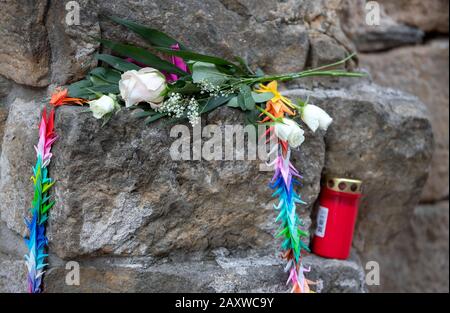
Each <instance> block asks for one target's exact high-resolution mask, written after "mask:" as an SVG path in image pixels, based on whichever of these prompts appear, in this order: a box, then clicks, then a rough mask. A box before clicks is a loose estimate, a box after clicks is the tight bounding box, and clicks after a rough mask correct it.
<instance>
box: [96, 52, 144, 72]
mask: <svg viewBox="0 0 450 313" xmlns="http://www.w3.org/2000/svg"><path fill="white" fill-rule="evenodd" d="M95 57H96V58H97V60H99V61H103V62H105V63H107V64H109V65H111V66H112V67H114V68H115V69H116V70H119V71H121V72H126V71H131V70H136V71H138V70H140V69H141V68H140V67H139V66H137V65H136V64H133V63H131V62H127V61H125V60H124V59H121V58H118V57H115V56H112V55H109V54H97V55H96V56H95Z"/></svg>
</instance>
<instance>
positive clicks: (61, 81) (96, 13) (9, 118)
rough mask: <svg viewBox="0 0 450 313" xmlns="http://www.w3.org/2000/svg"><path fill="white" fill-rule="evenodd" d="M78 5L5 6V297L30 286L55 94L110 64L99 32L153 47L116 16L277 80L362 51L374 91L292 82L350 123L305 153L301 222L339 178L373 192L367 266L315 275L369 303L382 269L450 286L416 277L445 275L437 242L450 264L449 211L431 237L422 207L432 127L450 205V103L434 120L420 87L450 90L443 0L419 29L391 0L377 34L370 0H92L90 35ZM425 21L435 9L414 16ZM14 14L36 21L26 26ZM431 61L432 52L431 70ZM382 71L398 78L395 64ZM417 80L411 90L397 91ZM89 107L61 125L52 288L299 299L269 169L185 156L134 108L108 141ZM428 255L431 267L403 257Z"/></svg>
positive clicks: (400, 281)
mask: <svg viewBox="0 0 450 313" xmlns="http://www.w3.org/2000/svg"><path fill="white" fill-rule="evenodd" d="M65 2H66V1H46V0H45V1H44V0H38V1H34V3H33V4H31V3H30V2H29V1H12V0H4V1H3V2H2V5H1V7H0V32H2V33H1V35H2V38H4V42H5V44H4V45H2V47H0V104H1V105H0V138H3V139H2V140H0V153H1V157H0V188H1V190H2V193H1V194H0V203H1V205H0V219H1V221H0V235H1V240H0V263H1V264H0V265H1V266H0V290H1V291H13V292H17V291H23V290H24V279H23V277H24V273H25V268H24V265H23V261H22V258H23V254H25V247H24V245H23V243H22V240H21V236H22V235H24V234H25V228H24V225H23V222H22V219H23V214H24V212H25V210H26V208H27V206H28V205H29V199H28V198H27V195H30V194H31V184H30V183H29V180H28V177H29V175H30V173H29V172H30V168H31V165H32V164H33V162H34V159H33V158H34V152H33V148H32V146H33V144H34V143H35V142H36V138H37V133H36V125H37V121H38V119H39V112H40V109H41V108H42V107H43V105H44V103H45V102H46V100H47V99H48V94H49V92H50V91H51V90H52V89H53V88H54V87H55V86H59V85H65V84H68V83H70V82H73V81H76V80H78V79H80V78H81V77H82V76H83V75H84V73H86V71H87V70H89V69H90V68H91V67H92V66H95V61H94V58H93V55H94V54H95V53H96V52H97V51H98V49H101V48H99V45H98V44H97V43H96V42H95V41H94V40H93V39H92V37H96V36H97V37H100V36H101V37H105V38H112V39H116V40H127V41H132V42H136V43H142V42H141V41H140V39H139V38H136V37H135V36H134V35H132V34H130V33H129V32H126V31H124V29H123V28H121V27H119V26H117V25H113V24H111V23H110V22H109V21H108V20H107V19H106V18H104V15H108V14H116V15H120V16H122V17H126V18H130V19H133V20H136V21H138V22H142V23H145V24H148V25H151V26H153V27H155V28H159V29H161V30H164V31H166V32H168V33H170V34H172V35H173V36H175V37H177V38H179V39H180V40H181V41H183V42H185V43H186V44H187V45H188V46H191V47H195V49H197V50H200V51H203V52H208V53H215V54H218V55H221V56H224V57H229V58H231V57H232V56H233V55H239V56H242V57H245V58H248V59H249V61H250V62H251V64H252V65H254V66H260V67H261V68H262V69H264V70H265V71H266V72H268V73H275V72H281V71H298V70H302V69H304V68H306V67H310V66H318V65H323V64H327V63H330V62H333V61H337V60H339V59H341V58H342V57H344V56H345V55H346V54H348V53H349V52H351V51H354V50H359V51H362V52H364V53H363V54H361V55H360V66H362V67H365V68H368V69H369V71H370V74H371V79H373V80H374V81H375V82H376V83H377V84H375V83H373V82H372V81H371V79H362V80H358V81H356V80H352V79H340V80H337V79H312V80H307V81H301V82H296V83H294V84H291V85H289V88H290V89H291V90H289V91H287V94H289V95H292V96H301V97H305V96H307V95H310V96H311V99H312V100H313V101H314V102H315V103H316V104H319V105H321V106H323V107H324V108H326V110H327V111H329V112H330V114H331V115H332V116H333V118H334V120H335V122H334V124H333V125H332V126H331V127H330V129H329V131H328V132H327V133H326V134H325V133H322V132H318V133H316V134H313V133H310V132H307V134H306V135H307V141H306V144H305V145H304V146H302V149H301V150H300V151H296V152H295V153H294V160H295V164H296V166H297V167H298V168H299V169H300V171H301V172H302V173H303V175H304V177H305V181H304V184H303V185H304V186H303V190H302V195H303V197H304V198H305V200H306V201H307V202H308V205H306V206H303V207H300V208H299V213H300V214H301V215H302V216H303V218H304V219H305V220H306V221H307V225H311V224H312V223H311V218H310V216H313V215H314V207H315V202H316V200H317V197H318V194H319V191H320V177H321V176H322V175H323V174H325V173H331V174H336V175H343V176H350V177H355V178H360V179H363V180H364V181H365V197H364V200H363V203H362V205H361V210H360V215H359V218H358V224H357V230H356V234H355V240H354V249H353V250H354V251H353V253H352V257H351V258H350V259H349V260H348V261H336V260H327V259H322V258H319V257H316V256H314V255H311V256H308V257H307V258H306V262H307V263H309V264H311V265H312V271H313V272H312V274H311V275H312V278H313V279H317V280H318V283H319V284H318V290H319V291H321V292H361V291H366V286H364V266H363V265H364V264H365V262H367V261H370V260H376V261H378V262H379V263H380V267H381V273H382V280H381V286H378V287H377V286H375V287H370V289H371V290H372V291H375V292H376V291H408V290H415V291H418V290H420V291H429V290H439V291H441V290H445V289H446V290H448V280H442V279H441V280H439V279H437V281H438V282H437V283H433V284H432V283H430V284H424V283H423V282H424V275H422V274H420V273H418V270H419V269H421V270H423V269H425V270H424V271H423V273H425V275H428V276H427V277H431V276H432V277H433V278H438V277H439V275H436V273H437V271H436V264H438V263H439V261H438V260H437V259H436V260H435V259H434V257H436V258H437V257H438V254H436V255H430V251H432V248H430V247H433V248H434V247H435V248H436V249H441V250H442V251H441V252H442V253H444V252H445V246H444V244H443V243H445V242H447V251H448V212H447V220H446V222H445V219H444V221H442V222H441V223H440V225H441V226H440V227H439V228H438V229H436V230H435V232H433V234H434V235H433V236H431V237H427V238H425V237H420V232H419V229H423V230H426V229H428V228H431V227H432V225H433V223H434V222H435V219H436V218H438V217H440V216H441V214H445V212H444V210H443V209H440V210H437V209H436V210H434V211H433V212H434V213H430V214H428V213H427V210H428V209H427V208H428V207H429V206H430V204H428V205H427V206H420V207H417V208H416V204H417V203H418V201H419V200H420V194H421V191H422V187H423V186H424V184H425V183H426V180H427V177H428V176H429V175H428V174H429V173H428V172H429V170H428V169H429V164H430V160H431V157H432V152H433V134H432V127H433V131H434V137H435V138H436V139H435V141H436V144H435V146H436V150H435V151H436V152H435V154H434V161H433V166H432V169H431V171H432V173H437V174H432V175H430V177H431V179H429V180H428V185H427V186H428V187H427V189H426V191H425V192H424V193H423V197H422V199H423V200H426V201H427V202H433V201H437V200H439V201H442V200H445V199H447V201H448V162H447V164H446V165H445V163H442V161H439V159H440V158H441V155H444V154H445V153H447V155H448V131H447V133H445V132H444V130H443V125H445V123H447V126H448V106H447V107H446V109H447V111H446V116H445V114H434V112H435V111H436V110H435V108H440V110H441V112H442V110H445V100H448V89H447V88H448V87H446V85H444V83H445V82H444V80H443V79H439V78H436V79H422V80H420V79H417V74H415V73H420V74H419V75H420V77H426V78H434V77H435V76H434V75H432V74H434V73H435V71H442V72H439V75H440V76H441V77H442V76H444V77H445V75H447V76H446V79H447V81H448V71H447V72H445V71H444V70H443V66H442V63H443V62H445V57H446V55H445V53H447V56H448V42H447V45H446V44H445V42H444V40H441V39H439V38H437V39H434V40H428V37H429V36H430V35H427V34H429V33H430V34H433V38H434V37H435V36H436V34H439V36H441V35H442V36H447V33H448V30H446V28H445V27H443V26H442V25H444V24H445V23H444V22H442V20H443V19H445V18H447V21H448V16H447V17H445V16H443V17H442V15H443V14H442V10H441V9H440V8H442V6H445V5H447V7H448V2H443V1H437V0H436V1H431V2H433V5H432V6H431V5H430V6H427V11H426V12H427V14H428V15H425V17H421V18H419V17H417V18H412V19H411V20H407V18H408V16H407V15H404V14H401V12H400V11H399V9H398V8H397V10H396V7H395V6H392V5H390V4H389V2H388V1H385V2H386V3H384V2H383V1H380V3H382V4H383V5H384V4H386V5H385V11H384V12H383V13H382V15H383V18H382V21H386V23H384V24H383V22H382V24H381V25H380V26H379V27H378V28H373V27H368V26H367V25H365V26H364V25H363V24H361V23H363V22H364V1H359V0H345V1H344V0H342V1H341V0H321V1H316V0H314V1H302V0H288V1H273V0H260V1H251V0H208V1H199V0H184V1H178V0H173V1H165V0H164V1H163V0H161V1H150V0H148V1H147V0H144V1H139V2H135V1H133V2H131V1H126V0H116V1H109V2H104V1H93V0H79V1H78V3H79V4H80V8H81V18H80V22H81V25H72V26H69V25H67V24H66V23H65V14H66V11H65V6H64V3H65ZM434 8H437V9H434ZM422 9H423V8H422V6H421V4H420V2H417V3H416V2H414V4H413V5H412V7H411V8H410V10H412V11H411V12H417V10H422ZM414 10H416V11H414ZM420 12H422V11H420ZM415 15H420V14H418V13H416V14H415ZM444 15H445V14H444ZM180 17H183V18H180ZM15 18H21V19H24V20H26V23H24V24H21V25H19V24H17V23H14V22H13V21H14V19H15ZM431 20H433V22H430V21H431ZM187 26H188V28H187ZM187 29H189V31H187ZM422 42H424V44H423V45H422ZM411 45H413V46H411ZM18 52H19V53H18ZM429 53H432V54H433V57H430V58H429V59H427V55H428V54H429ZM398 55H400V57H397V56H398ZM409 55H414V56H416V57H417V61H412V60H411V58H410V57H409ZM401 56H404V57H403V58H401ZM382 59H383V60H391V61H390V62H391V64H392V65H391V66H387V65H386V64H389V63H387V62H384V63H383V65H384V66H385V68H383V67H381V66H380V65H379V62H380V61H379V60H382ZM408 62H410V63H408ZM447 62H448V57H447ZM349 66H351V67H356V66H358V64H356V63H353V64H349ZM396 67H397V68H398V69H399V70H398V71H397V72H396V71H395V70H393V69H395V68H396ZM412 69H414V72H413V71H412ZM404 71H405V72H407V73H408V74H406V75H402V76H406V77H408V80H403V79H400V78H398V77H400V74H403V72H404ZM436 77H437V76H436ZM388 87H395V88H397V89H401V90H403V91H398V90H393V89H390V88H388ZM419 90H421V92H420V93H418V91H419ZM430 90H437V91H438V92H436V93H431V92H430ZM422 91H423V92H422ZM405 92H410V93H413V94H415V95H416V96H417V97H414V96H412V95H409V94H407V93H405ZM421 101H422V102H423V103H425V104H426V105H427V106H428V108H429V109H430V110H429V111H430V112H431V114H430V115H429V113H428V112H427V110H426V107H425V105H424V104H423V103H422V102H421ZM81 110H82V109H80V108H75V107H64V108H61V109H59V110H58V112H57V120H56V127H57V131H58V133H59V134H60V140H59V141H58V142H57V144H56V145H55V148H54V154H55V158H54V159H53V162H52V165H51V168H50V170H51V175H52V177H54V178H56V179H57V181H58V183H57V184H56V185H55V188H54V194H55V197H56V199H57V201H58V204H57V206H55V208H54V209H53V211H52V213H51V216H50V222H49V229H48V236H49V239H50V252H51V256H50V269H49V271H48V273H47V275H46V280H45V282H46V290H47V291H48V292H54V291H67V292H72V291H77V292H90V291H101V292H111V291H128V292H130V291H136V292H145V291H265V292H268V291H285V290H286V287H284V280H285V277H284V274H283V272H282V268H283V266H282V263H283V262H282V261H280V259H279V258H278V256H277V252H276V251H277V245H278V244H279V243H278V242H277V241H275V240H274V239H273V232H274V229H275V227H276V226H275V224H274V223H273V220H274V217H275V216H274V213H273V212H272V208H271V200H270V199H269V198H268V192H267V190H266V183H267V181H268V179H269V177H270V173H267V172H260V171H259V170H258V165H259V162H255V161H236V162H230V161H212V162H207V161H192V162H176V161H172V160H170V159H169V154H168V149H169V147H170V144H171V142H172V141H173V138H169V135H168V132H169V129H170V127H169V126H167V125H164V124H163V123H159V124H154V125H152V126H151V127H148V126H145V125H143V123H141V122H137V121H135V120H133V119H130V117H129V116H128V115H127V114H126V112H122V113H121V114H119V115H118V116H117V117H115V118H114V120H113V121H111V123H110V124H108V125H107V126H105V127H103V128H102V127H100V125H99V124H98V122H97V121H95V120H94V119H92V118H91V117H90V116H89V114H82V113H80V111H81ZM429 116H430V117H429ZM225 122H233V123H243V117H242V116H241V115H240V114H239V113H237V112H235V111H232V110H230V109H225V108H224V109H220V110H218V111H216V112H213V113H210V114H208V116H206V117H205V119H204V120H203V123H204V124H206V123H218V124H221V123H222V124H223V123H225ZM431 125H432V127H431ZM445 136H447V137H445ZM445 139H447V142H446V143H445ZM445 144H447V145H445ZM445 171H446V172H445ZM445 173H447V178H446V179H447V180H446V181H445V177H444V176H445ZM445 186H446V189H445ZM439 207H440V208H443V207H445V203H444V204H443V203H442V202H440V203H439ZM411 216H414V217H415V218H414V219H413V220H412V219H411ZM418 223H419V224H420V225H421V227H423V228H418V227H416V225H417V224H418ZM311 231H313V228H311ZM445 231H447V233H445ZM412 234H414V236H413V235H412ZM445 234H447V237H446V238H445ZM412 242H414V245H409V244H408V243H412ZM430 242H431V245H428V243H430ZM403 244H406V245H408V246H410V247H411V248H409V249H403V248H402V245H403ZM414 253H416V254H417V253H422V254H423V255H424V257H423V258H421V259H420V260H418V261H417V262H408V263H407V262H406V261H403V260H410V259H411V258H412V255H413V254H414ZM427 259H430V260H429V262H427V261H426V260H427ZM70 260H75V261H78V262H79V263H80V265H81V273H82V274H81V279H82V281H81V285H80V286H79V287H72V286H66V285H65V283H64V281H65V280H64V279H65V278H64V277H65V263H66V262H67V261H70ZM361 261H362V262H361ZM439 264H440V265H439V266H440V267H439V268H440V271H441V270H442V271H445V269H447V272H448V258H447V263H446V264H445V263H444V264H442V263H439ZM400 269H401V270H400ZM433 275H434V276H433ZM447 276H448V275H447ZM441 277H442V276H441ZM7 282H8V283H7Z"/></svg>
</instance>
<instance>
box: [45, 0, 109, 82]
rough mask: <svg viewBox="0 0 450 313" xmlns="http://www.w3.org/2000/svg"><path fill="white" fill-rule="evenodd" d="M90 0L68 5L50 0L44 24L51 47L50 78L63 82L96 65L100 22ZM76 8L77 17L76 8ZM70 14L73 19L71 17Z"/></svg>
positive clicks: (69, 80)
mask: <svg viewBox="0 0 450 313" xmlns="http://www.w3.org/2000/svg"><path fill="white" fill-rule="evenodd" d="M89 2H90V1H89V0H78V1H76V3H77V5H78V6H79V7H73V6H70V5H69V6H67V7H66V3H68V2H67V1H51V2H50V6H49V10H48V14H47V19H46V27H47V31H48V40H49V42H50V47H51V51H52V62H51V67H50V68H51V82H52V83H53V84H56V85H65V84H67V83H70V82H74V81H78V80H80V79H82V78H84V76H85V74H86V73H87V72H88V71H89V70H90V69H92V68H93V67H95V66H96V65H97V60H96V59H95V54H96V53H97V52H98V48H99V43H98V42H97V41H96V39H95V38H99V37H100V26H99V24H98V21H97V13H96V12H95V10H91V9H90V8H89V6H88V3H89ZM78 8H79V20H76V19H77V18H78V16H77V15H76V12H77V11H76V10H78ZM72 13H73V14H74V15H73V19H72V18H71V17H72V15H71V14H72Z"/></svg>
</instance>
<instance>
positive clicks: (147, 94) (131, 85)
mask: <svg viewBox="0 0 450 313" xmlns="http://www.w3.org/2000/svg"><path fill="white" fill-rule="evenodd" d="M166 88H167V83H166V78H165V77H164V75H163V74H162V73H161V72H160V71H158V70H156V69H154V68H151V67H146V68H143V69H140V70H139V71H136V70H132V71H128V72H125V73H123V74H122V77H121V80H120V81H119V89H120V95H121V96H122V99H123V100H125V106H126V107H127V108H128V107H130V106H133V105H136V104H138V103H139V102H147V103H150V105H151V107H152V108H154V109H156V108H158V107H159V105H160V104H161V102H162V101H163V100H164V96H163V95H162V94H163V92H164V90H166Z"/></svg>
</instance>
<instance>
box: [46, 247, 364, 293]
mask: <svg viewBox="0 0 450 313" xmlns="http://www.w3.org/2000/svg"><path fill="white" fill-rule="evenodd" d="M215 252H216V253H215V254H216V255H215V257H214V258H212V259H210V260H186V261H182V262H179V261H178V262H174V261H173V260H167V259H163V260H159V261H155V260H152V259H148V258H134V259H129V258H121V259H120V260H114V259H113V260H111V259H109V260H104V259H103V260H102V259H97V260H84V261H80V268H81V271H80V285H79V286H68V285H66V283H65V277H66V273H67V271H66V270H65V266H64V264H65V263H64V262H62V261H61V260H59V261H57V260H55V263H57V264H55V265H54V267H52V268H51V269H50V270H49V271H48V275H47V276H46V287H47V289H46V291H47V292H287V291H289V290H288V288H289V287H287V286H286V285H285V283H284V281H285V279H286V273H284V272H283V267H284V266H283V261H282V260H280V259H278V258H276V257H274V255H246V256H233V255H229V252H228V251H227V250H226V249H224V248H221V249H218V250H217V251H215ZM305 264H306V265H307V266H309V265H311V273H310V275H309V276H308V277H309V278H310V279H312V280H316V281H317V285H316V286H313V287H312V288H313V289H315V290H317V292H364V291H365V287H364V272H363V270H362V268H361V265H360V263H359V260H358V258H357V257H355V256H352V258H351V259H350V260H347V261H338V260H327V259H322V258H319V257H316V256H308V257H305Z"/></svg>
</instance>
